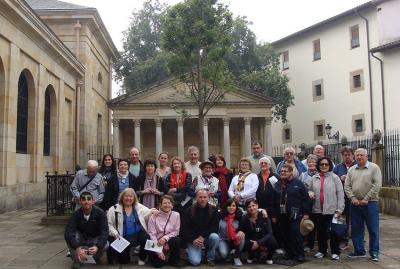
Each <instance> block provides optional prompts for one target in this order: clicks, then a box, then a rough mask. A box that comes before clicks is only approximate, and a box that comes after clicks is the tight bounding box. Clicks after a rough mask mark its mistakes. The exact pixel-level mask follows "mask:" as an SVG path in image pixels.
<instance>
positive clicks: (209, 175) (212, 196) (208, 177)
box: [189, 160, 220, 206]
mask: <svg viewBox="0 0 400 269" xmlns="http://www.w3.org/2000/svg"><path fill="white" fill-rule="evenodd" d="M199 168H200V169H201V175H199V176H196V177H195V178H194V179H193V181H192V186H191V188H190V192H189V195H190V196H191V197H193V198H195V196H196V193H197V191H199V190H201V189H205V190H207V191H208V202H209V203H210V204H211V205H213V206H217V205H218V200H219V197H220V190H219V180H218V178H216V177H214V176H213V172H214V168H215V166H214V163H213V162H211V161H209V160H206V161H204V162H202V163H201V164H200V165H199Z"/></svg>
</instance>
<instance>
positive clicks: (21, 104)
mask: <svg viewBox="0 0 400 269" xmlns="http://www.w3.org/2000/svg"><path fill="white" fill-rule="evenodd" d="M16 143H17V144H16V151H17V153H27V146H28V81H27V79H26V77H25V75H24V74H21V75H20V76H19V80H18V105H17V139H16Z"/></svg>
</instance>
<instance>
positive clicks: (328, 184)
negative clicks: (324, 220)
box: [309, 172, 344, 215]
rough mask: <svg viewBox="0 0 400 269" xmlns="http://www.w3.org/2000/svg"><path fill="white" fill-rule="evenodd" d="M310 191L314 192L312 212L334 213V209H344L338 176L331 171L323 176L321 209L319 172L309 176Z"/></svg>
mask: <svg viewBox="0 0 400 269" xmlns="http://www.w3.org/2000/svg"><path fill="white" fill-rule="evenodd" d="M309 190H310V191H313V192H314V195H315V200H314V204H313V208H312V212H313V213H322V214H323V215H328V214H334V213H335V211H340V212H343V210H344V191H343V185H342V182H341V181H340V178H339V177H338V176H337V175H336V174H334V173H333V172H328V173H326V174H325V178H324V203H323V208H322V211H321V203H320V192H321V177H320V175H319V173H317V174H315V175H314V176H313V177H312V178H311V183H310V188H309Z"/></svg>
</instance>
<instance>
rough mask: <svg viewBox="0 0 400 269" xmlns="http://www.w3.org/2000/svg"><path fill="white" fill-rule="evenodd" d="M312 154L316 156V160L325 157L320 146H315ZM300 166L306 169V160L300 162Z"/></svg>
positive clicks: (323, 149) (322, 147)
mask: <svg viewBox="0 0 400 269" xmlns="http://www.w3.org/2000/svg"><path fill="white" fill-rule="evenodd" d="M313 154H314V155H316V156H317V158H318V159H319V158H322V157H324V156H325V148H324V146H322V145H319V144H318V145H315V147H314V149H313ZM301 163H302V164H304V166H305V167H306V168H307V169H308V166H307V159H304V160H302V161H301Z"/></svg>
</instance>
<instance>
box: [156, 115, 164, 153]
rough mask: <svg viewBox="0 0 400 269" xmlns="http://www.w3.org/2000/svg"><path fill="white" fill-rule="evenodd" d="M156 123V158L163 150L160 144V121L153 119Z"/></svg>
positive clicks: (161, 143)
mask: <svg viewBox="0 0 400 269" xmlns="http://www.w3.org/2000/svg"><path fill="white" fill-rule="evenodd" d="M154 121H155V123H156V158H158V155H160V153H161V152H162V150H163V142H162V119H154Z"/></svg>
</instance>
